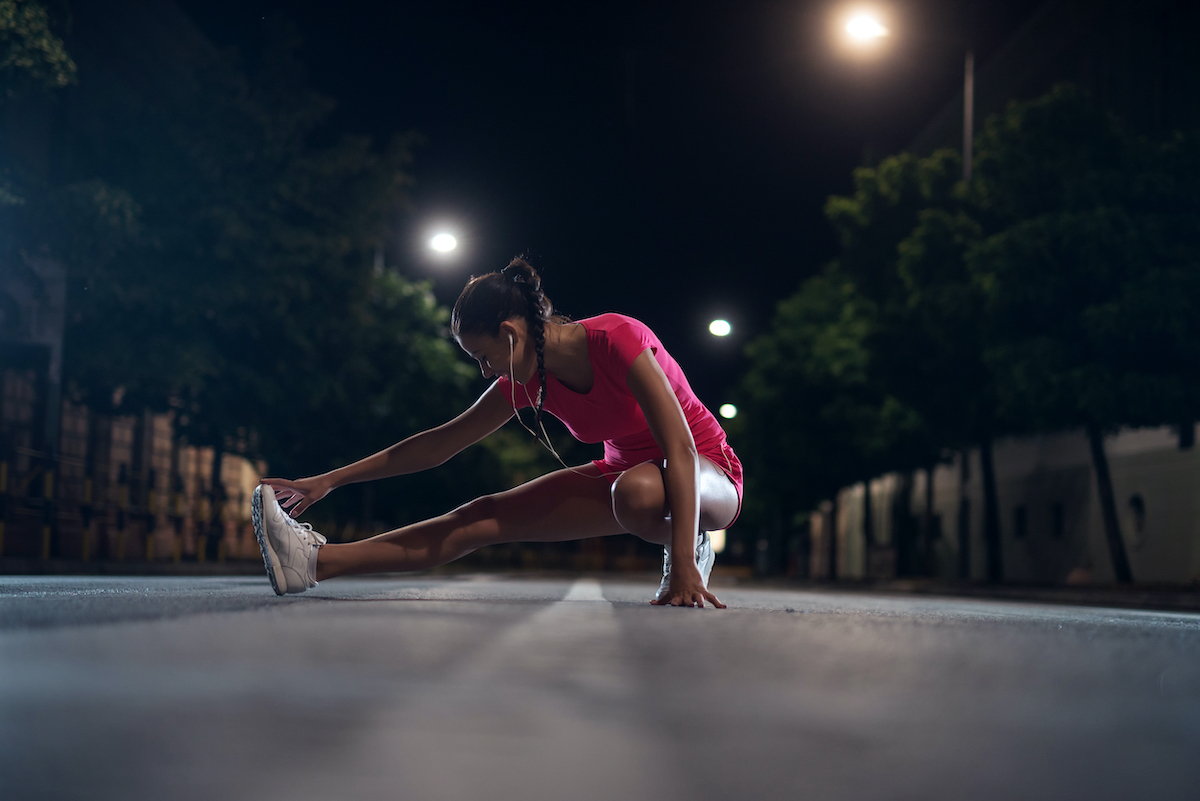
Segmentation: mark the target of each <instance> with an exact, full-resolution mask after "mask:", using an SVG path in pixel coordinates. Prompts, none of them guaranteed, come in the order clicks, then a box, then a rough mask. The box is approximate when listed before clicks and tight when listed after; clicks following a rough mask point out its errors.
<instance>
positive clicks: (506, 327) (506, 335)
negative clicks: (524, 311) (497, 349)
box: [500, 320, 518, 347]
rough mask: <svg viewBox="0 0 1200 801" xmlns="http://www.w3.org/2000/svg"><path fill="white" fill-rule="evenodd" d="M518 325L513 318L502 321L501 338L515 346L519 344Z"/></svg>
mask: <svg viewBox="0 0 1200 801" xmlns="http://www.w3.org/2000/svg"><path fill="white" fill-rule="evenodd" d="M517 333H518V332H517V326H516V325H515V324H514V323H513V322H512V321H511V320H505V321H504V322H502V323H500V340H501V341H502V342H508V343H509V344H510V345H513V346H514V347H515V346H516V344H517Z"/></svg>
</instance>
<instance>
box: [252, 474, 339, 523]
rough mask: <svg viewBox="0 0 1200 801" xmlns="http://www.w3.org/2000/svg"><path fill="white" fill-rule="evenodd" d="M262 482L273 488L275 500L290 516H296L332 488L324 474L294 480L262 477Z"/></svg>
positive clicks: (330, 482) (331, 483)
mask: <svg viewBox="0 0 1200 801" xmlns="http://www.w3.org/2000/svg"><path fill="white" fill-rule="evenodd" d="M262 483H264V484H268V485H270V487H271V488H272V489H274V490H275V500H277V501H279V505H280V506H282V507H283V508H284V509H287V510H288V514H290V515H291V516H292V517H298V516H299V515H301V514H302V513H303V512H304V510H305V509H307V508H308V507H310V506H312V505H313V504H314V503H316V502H317V501H319V500H321V499H322V498H324V497H325V496H326V495H328V494H329V493H330V491H331V490H333V482H332V481H330V480H329V479H327V478H325V477H324V476H313V477H311V478H298V479H296V480H295V481H290V480H288V479H286V478H264V479H263V480H262Z"/></svg>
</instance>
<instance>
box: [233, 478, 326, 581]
mask: <svg viewBox="0 0 1200 801" xmlns="http://www.w3.org/2000/svg"><path fill="white" fill-rule="evenodd" d="M250 516H251V517H252V518H254V536H255V538H256V539H258V547H259V549H260V550H261V551H262V556H263V564H264V565H266V567H267V577H268V578H270V579H271V587H272V588H273V589H274V590H275V594H276V595H284V594H286V593H291V592H304V591H305V590H307V589H308V588H309V587H315V586H317V549H319V548H320V547H321V546H322V545H324V544H325V538H324V537H322V536H321V535H320V534H318V533H317V532H315V531H313V527H312V526H310V525H309V524H308V523H297V522H296V521H295V520H293V519H292V516H291V515H289V514H288V513H287V512H285V511H284V510H283V507H282V506H280V505H279V502H278V501H276V500H275V490H273V489H271V487H270V486H269V485H267V484H260V485H258V487H257V488H255V490H254V496H253V498H251V500H250Z"/></svg>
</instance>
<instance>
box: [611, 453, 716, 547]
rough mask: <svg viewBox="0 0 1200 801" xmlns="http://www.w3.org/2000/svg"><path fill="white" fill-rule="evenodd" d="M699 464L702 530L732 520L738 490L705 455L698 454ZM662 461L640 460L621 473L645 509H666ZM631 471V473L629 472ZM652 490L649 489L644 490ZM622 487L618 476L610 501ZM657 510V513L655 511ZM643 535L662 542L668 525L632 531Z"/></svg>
mask: <svg viewBox="0 0 1200 801" xmlns="http://www.w3.org/2000/svg"><path fill="white" fill-rule="evenodd" d="M699 466H700V498H699V501H700V528H702V529H704V530H706V531H712V530H713V529H718V528H725V526H727V525H729V524H730V523H732V522H733V519H734V518H735V517H736V516H737V512H738V494H737V488H736V487H734V485H733V482H732V481H731V480H730V478H729V476H728V475H726V474H725V471H723V470H722V469H721V468H719V467H717V466H716V464H714V463H713V462H712V461H710V460H709V459H707V458H705V457H703V456H701V457H700V460H699ZM664 469H665V463H662V462H643V463H642V464H639V465H636V466H635V467H631V468H629V469H628V470H626V471H625V474H623V476H622V477H625V476H628V478H630V479H634V480H633V481H629V482H627V486H633V487H636V490H635V492H636V494H637V495H638V496H639V497H638V499H637V501H636V502H635V503H636V504H638V505H640V506H642V507H644V509H645V510H647V511H653V510H660V509H663V510H667V511H668V512H669V511H670V510H669V509H667V500H666V499H667V490H666V481H665V476H664ZM630 474H632V475H630ZM647 490H652V492H647ZM621 491H622V483H621V478H618V480H617V482H616V483H615V484H614V485H613V490H612V492H613V495H614V499H613V500H614V502H617V498H616V497H615V496H616V495H618V494H619V493H620V492H621ZM651 496H652V497H651ZM658 514H661V512H659V513H658ZM634 533H636V534H638V536H640V537H642V538H643V539H647V540H649V541H651V542H658V541H659V539H660V538H661V539H662V542H664V543H665V542H666V541H667V539H668V538H669V537H670V528H669V526H662V527H659V526H655V527H653V528H652V529H649V530H647V531H644V532H634Z"/></svg>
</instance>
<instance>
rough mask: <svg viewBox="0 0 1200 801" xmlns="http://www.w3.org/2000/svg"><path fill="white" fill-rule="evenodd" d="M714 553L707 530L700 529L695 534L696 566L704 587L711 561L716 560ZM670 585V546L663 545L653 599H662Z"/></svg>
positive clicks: (706, 582)
mask: <svg viewBox="0 0 1200 801" xmlns="http://www.w3.org/2000/svg"><path fill="white" fill-rule="evenodd" d="M716 558H717V556H716V554H714V553H713V549H712V540H711V539H709V536H708V532H707V531H701V532H700V533H699V534H697V535H696V568H697V569H698V570H699V571H700V579H701V580H702V581H703V582H704V588H705V589H708V576H709V574H710V573H712V566H713V562H715V561H716ZM670 586H671V546H670V545H664V546H663V575H662V583H660V584H659V585H658V592H656V593H654V600H656V601H659V600H662V597H663V596H664V595H666V594H667V590H668V589H670Z"/></svg>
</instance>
